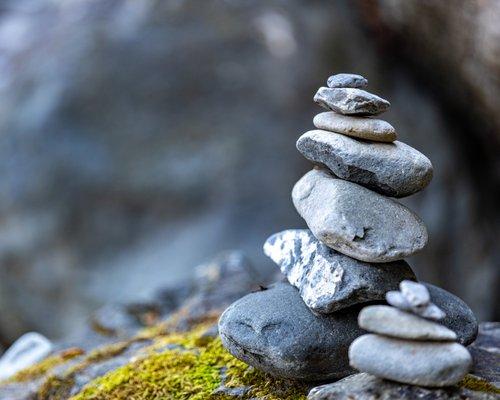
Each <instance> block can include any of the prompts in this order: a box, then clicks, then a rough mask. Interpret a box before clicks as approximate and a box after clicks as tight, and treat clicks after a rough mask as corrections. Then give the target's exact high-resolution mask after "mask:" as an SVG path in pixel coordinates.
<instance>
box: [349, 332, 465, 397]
mask: <svg viewBox="0 0 500 400" xmlns="http://www.w3.org/2000/svg"><path fill="white" fill-rule="evenodd" d="M349 360H350V363H351V366H353V367H354V368H356V369H357V370H359V371H361V372H368V373H369V374H372V375H375V376H378V377H380V378H384V379H390V380H393V381H396V382H401V383H408V384H411V385H421V386H430V387H443V386H450V385H454V384H456V383H457V382H459V381H460V380H461V379H462V378H463V377H464V376H465V375H466V374H467V373H468V372H469V370H470V368H471V365H472V357H471V355H470V354H469V352H468V351H467V349H466V348H465V347H463V346H462V345H460V344H458V343H449V342H417V341H410V340H404V339H394V338H389V337H384V336H379V335H373V334H369V335H363V336H361V337H359V338H357V339H356V340H355V341H354V342H353V343H352V344H351V347H350V348H349Z"/></svg>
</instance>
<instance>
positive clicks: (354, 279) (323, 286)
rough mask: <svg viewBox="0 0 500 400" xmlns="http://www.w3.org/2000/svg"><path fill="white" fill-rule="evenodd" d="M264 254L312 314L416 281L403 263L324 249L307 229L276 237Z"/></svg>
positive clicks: (380, 295) (374, 297)
mask: <svg viewBox="0 0 500 400" xmlns="http://www.w3.org/2000/svg"><path fill="white" fill-rule="evenodd" d="M264 253H265V254H266V255H267V256H268V257H270V258H271V259H272V260H273V261H274V262H275V263H276V264H278V265H279V267H280V269H281V272H283V274H284V275H285V276H286V277H287V279H288V281H289V282H290V283H291V284H292V285H293V286H295V287H296V288H298V289H299V293H300V295H301V297H302V300H304V302H305V303H306V305H307V306H308V307H309V308H310V309H311V310H312V311H313V312H315V313H321V314H328V313H332V312H334V311H337V310H341V309H343V308H346V307H350V306H352V305H354V304H358V303H362V302H367V301H375V300H383V299H384V296H385V293H386V292H387V291H388V290H391V289H393V288H397V287H398V284H399V283H400V282H401V281H402V280H405V279H416V277H415V274H414V273H413V271H412V269H411V268H410V266H409V265H408V264H407V263H406V262H405V261H403V260H401V261H394V262H391V263H382V264H369V263H366V262H363V261H358V260H355V259H353V258H351V257H347V256H345V255H344V254H342V253H339V252H337V251H335V250H333V249H331V248H330V247H328V246H325V245H324V244H323V243H321V242H320V241H319V240H318V239H316V238H315V237H314V236H313V234H312V233H311V231H310V230H309V229H289V230H286V231H283V232H279V233H276V234H274V235H272V236H271V237H270V238H269V239H267V241H266V243H265V244H264Z"/></svg>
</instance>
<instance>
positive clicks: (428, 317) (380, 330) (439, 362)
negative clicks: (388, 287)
mask: <svg viewBox="0 0 500 400" xmlns="http://www.w3.org/2000/svg"><path fill="white" fill-rule="evenodd" d="M400 289H401V291H399V292H398V291H390V292H388V293H387V302H388V303H389V304H391V305H392V306H393V307H390V306H383V305H372V306H368V307H365V308H363V310H361V312H360V314H359V317H358V321H359V326H360V327H361V328H363V329H365V330H367V331H369V332H373V333H374V334H368V335H363V336H361V337H359V338H357V339H356V340H355V341H354V342H353V343H352V344H351V347H350V348H349V359H350V362H351V365H352V366H353V367H354V368H356V369H358V370H359V371H361V372H367V373H370V374H372V375H375V376H377V377H379V378H384V379H390V380H393V381H396V382H400V383H408V384H411V385H419V386H431V387H441V386H450V385H454V384H455V383H457V382H459V381H460V380H461V379H462V378H463V377H464V376H465V375H466V374H467V372H468V371H469V369H470V367H471V364H472V358H471V355H470V354H469V352H468V351H467V349H466V348H465V347H464V346H462V345H460V344H458V343H455V341H456V340H457V335H456V333H455V332H453V331H452V330H450V329H448V328H446V327H445V326H443V325H441V324H439V323H437V322H433V321H439V320H441V319H443V318H444V317H445V313H444V312H443V311H442V310H441V309H440V308H439V307H437V306H436V305H435V304H434V303H432V302H431V296H430V294H429V291H428V290H427V288H426V287H425V286H424V285H421V284H419V283H416V282H412V281H403V282H401V284H400ZM380 354H383V355H384V356H383V357H380Z"/></svg>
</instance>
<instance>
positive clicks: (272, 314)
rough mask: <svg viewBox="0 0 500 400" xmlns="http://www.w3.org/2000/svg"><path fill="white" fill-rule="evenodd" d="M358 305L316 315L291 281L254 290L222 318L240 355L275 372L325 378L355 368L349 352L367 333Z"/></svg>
mask: <svg viewBox="0 0 500 400" xmlns="http://www.w3.org/2000/svg"><path fill="white" fill-rule="evenodd" d="M359 310H360V308H359V307H357V306H354V307H351V308H347V309H344V310H341V311H338V312H336V313H334V314H329V315H322V316H317V315H315V314H313V313H312V312H311V311H310V310H309V309H308V308H307V306H306V305H305V304H304V302H303V301H302V299H301V297H300V295H299V292H298V290H297V289H295V288H294V287H293V286H291V285H289V284H288V283H277V284H274V285H273V286H271V287H269V288H268V289H267V290H263V291H259V292H254V293H251V294H249V295H247V296H245V297H243V298H241V299H239V300H238V301H236V302H235V303H233V304H232V305H231V306H230V307H229V308H228V309H227V310H226V311H224V313H223V314H222V316H221V317H220V320H219V334H220V337H221V340H222V343H223V344H224V346H225V347H226V348H227V349H228V350H229V351H230V352H231V354H233V355H234V356H235V357H237V358H239V359H240V360H242V361H244V362H246V363H247V364H250V365H252V366H254V367H256V368H258V369H261V370H263V371H265V372H268V373H270V374H272V375H275V376H278V377H282V378H290V379H300V380H306V381H321V380H327V379H338V378H341V377H344V376H346V375H348V374H351V373H353V371H354V370H353V369H352V368H351V367H350V366H349V360H348V357H347V351H348V347H349V345H350V344H351V342H352V341H353V340H354V339H355V338H357V337H358V336H360V335H362V334H363V333H364V331H363V330H362V329H361V328H359V326H358V322H357V316H358V312H359Z"/></svg>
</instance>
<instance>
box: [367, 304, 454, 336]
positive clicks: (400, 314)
mask: <svg viewBox="0 0 500 400" xmlns="http://www.w3.org/2000/svg"><path fill="white" fill-rule="evenodd" d="M358 323H359V326H360V327H361V328H363V329H366V330H367V331H369V332H373V333H378V334H380V335H385V336H391V337H395V338H400V339H412V340H438V341H439V340H443V341H455V340H456V339H457V335H456V333H455V332H453V331H452V330H450V329H448V328H446V327H445V326H443V325H441V324H437V323H435V322H431V321H428V320H426V319H423V318H420V317H418V316H416V315H414V314H410V313H407V312H405V311H401V310H398V309H397V308H394V307H389V306H368V307H365V308H363V309H362V310H361V312H360V313H359V316H358Z"/></svg>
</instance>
